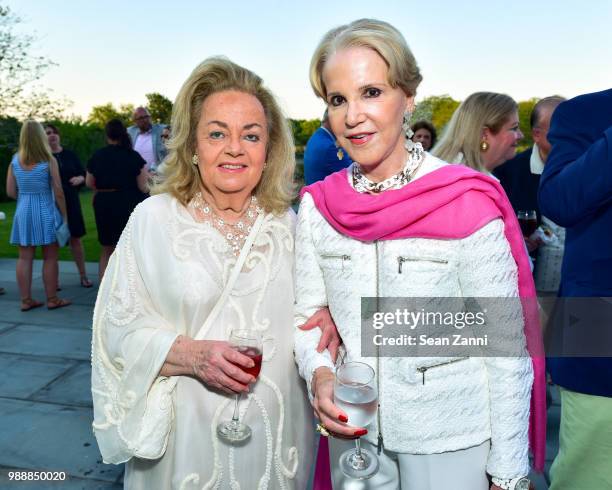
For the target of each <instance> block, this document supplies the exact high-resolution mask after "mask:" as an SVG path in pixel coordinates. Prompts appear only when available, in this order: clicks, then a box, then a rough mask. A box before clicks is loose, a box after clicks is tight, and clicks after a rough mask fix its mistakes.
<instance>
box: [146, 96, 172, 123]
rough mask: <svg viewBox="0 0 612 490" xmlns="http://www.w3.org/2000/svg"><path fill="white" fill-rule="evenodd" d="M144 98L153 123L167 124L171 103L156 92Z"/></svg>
mask: <svg viewBox="0 0 612 490" xmlns="http://www.w3.org/2000/svg"><path fill="white" fill-rule="evenodd" d="M145 97H146V98H147V109H149V112H150V113H151V119H152V120H153V122H155V123H165V124H169V123H170V117H171V116H172V101H171V100H170V99H169V98H168V97H165V96H163V95H162V94H159V93H157V92H153V93H151V94H146V95H145Z"/></svg>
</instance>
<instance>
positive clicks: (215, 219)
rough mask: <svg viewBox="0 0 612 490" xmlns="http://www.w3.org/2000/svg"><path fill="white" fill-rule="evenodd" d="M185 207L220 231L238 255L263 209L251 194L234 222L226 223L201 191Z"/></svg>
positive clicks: (199, 219) (233, 252) (201, 220)
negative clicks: (243, 209) (242, 211)
mask: <svg viewBox="0 0 612 490" xmlns="http://www.w3.org/2000/svg"><path fill="white" fill-rule="evenodd" d="M187 207H188V208H189V210H190V211H191V214H192V215H193V216H194V217H195V218H196V220H198V221H199V222H202V223H206V224H208V225H210V226H212V227H213V228H215V229H216V230H217V231H218V232H219V233H221V236H223V238H225V241H226V242H227V243H228V244H229V246H230V248H231V251H232V254H234V255H235V256H238V255H240V250H242V247H243V246H244V243H245V242H246V239H247V237H248V236H249V233H251V230H252V229H253V223H255V220H256V219H257V216H258V215H260V214H261V213H263V209H262V208H261V207H260V206H259V205H258V204H257V198H256V197H255V196H251V202H250V203H249V207H248V208H247V210H246V211H245V212H244V214H243V215H242V216H241V217H240V219H239V220H238V221H237V222H236V223H228V222H227V221H225V220H224V219H223V218H221V217H220V216H219V215H218V214H217V213H215V211H214V209H213V208H212V206H211V205H210V204H208V203H207V202H206V201H205V200H204V197H203V196H202V193H201V192H198V193H196V195H195V196H193V199H192V200H191V201H190V202H189V204H188V205H187Z"/></svg>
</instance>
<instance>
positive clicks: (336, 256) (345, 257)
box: [321, 254, 351, 270]
mask: <svg viewBox="0 0 612 490" xmlns="http://www.w3.org/2000/svg"><path fill="white" fill-rule="evenodd" d="M321 257H323V258H324V259H340V260H342V270H344V262H345V261H350V260H351V256H350V255H343V254H323V255H321Z"/></svg>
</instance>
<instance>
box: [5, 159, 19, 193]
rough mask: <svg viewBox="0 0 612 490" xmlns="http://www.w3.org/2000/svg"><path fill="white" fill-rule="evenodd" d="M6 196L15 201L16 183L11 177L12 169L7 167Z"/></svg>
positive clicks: (13, 177) (12, 176)
mask: <svg viewBox="0 0 612 490" xmlns="http://www.w3.org/2000/svg"><path fill="white" fill-rule="evenodd" d="M6 195H7V196H8V197H10V198H11V199H17V181H16V180H15V176H14V175H13V167H12V166H11V165H9V168H8V172H7V174H6Z"/></svg>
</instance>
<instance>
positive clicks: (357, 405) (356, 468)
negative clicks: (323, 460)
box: [334, 362, 379, 480]
mask: <svg viewBox="0 0 612 490" xmlns="http://www.w3.org/2000/svg"><path fill="white" fill-rule="evenodd" d="M334 403H335V404H336V406H337V407H338V408H340V409H341V410H343V411H344V412H345V413H346V414H347V416H348V424H350V425H352V426H355V427H366V426H367V425H369V424H370V423H371V422H372V421H373V420H374V417H375V416H376V411H377V410H378V388H377V386H376V377H375V373H374V369H372V368H371V367H370V366H368V365H367V364H364V363H363V362H347V363H346V364H343V365H342V366H340V367H339V368H338V369H337V371H336V382H335V385H334ZM378 465H379V463H378V458H377V457H376V455H375V454H374V453H372V452H371V451H368V450H367V449H362V448H361V440H360V439H355V449H349V450H347V451H345V452H343V453H342V455H341V456H340V469H341V470H342V473H344V474H345V475H346V476H348V477H350V478H356V479H358V480H365V479H367V478H372V477H373V476H374V475H375V474H376V472H377V471H378Z"/></svg>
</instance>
